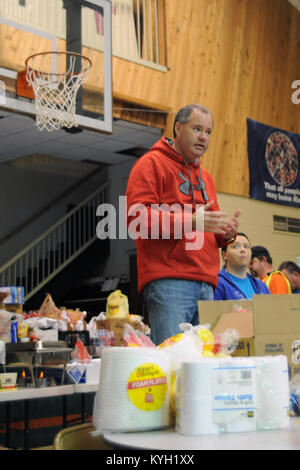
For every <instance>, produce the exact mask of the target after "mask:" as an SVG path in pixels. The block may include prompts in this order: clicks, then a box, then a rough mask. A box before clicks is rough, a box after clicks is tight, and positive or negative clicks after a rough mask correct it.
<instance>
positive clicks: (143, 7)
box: [119, 0, 166, 66]
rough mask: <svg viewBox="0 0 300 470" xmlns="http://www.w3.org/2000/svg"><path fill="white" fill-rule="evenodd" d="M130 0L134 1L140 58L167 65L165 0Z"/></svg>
mask: <svg viewBox="0 0 300 470" xmlns="http://www.w3.org/2000/svg"><path fill="white" fill-rule="evenodd" d="M119 1H120V0H119ZM122 1H123V0H122ZM125 1H128V0H125ZM130 1H131V2H132V3H133V16H134V24H135V34H136V38H137V49H138V55H139V58H140V59H142V60H144V61H146V62H151V63H154V64H157V65H162V66H165V65H166V44H165V0H130Z"/></svg>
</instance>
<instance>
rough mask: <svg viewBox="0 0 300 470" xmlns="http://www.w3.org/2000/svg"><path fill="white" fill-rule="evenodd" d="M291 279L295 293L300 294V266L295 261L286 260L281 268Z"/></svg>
mask: <svg viewBox="0 0 300 470" xmlns="http://www.w3.org/2000/svg"><path fill="white" fill-rule="evenodd" d="M278 269H280V270H281V271H282V272H283V274H284V275H285V276H286V277H287V278H288V280H289V281H290V285H291V288H292V293H293V294H300V267H299V266H298V265H297V264H296V263H294V261H284V262H283V263H281V265H280V266H279V268H278Z"/></svg>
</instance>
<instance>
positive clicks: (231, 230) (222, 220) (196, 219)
mask: <svg viewBox="0 0 300 470" xmlns="http://www.w3.org/2000/svg"><path fill="white" fill-rule="evenodd" d="M213 203H214V201H210V202H209V203H208V204H206V205H205V206H204V209H203V207H201V208H200V209H198V210H197V211H196V212H194V214H193V216H192V227H193V230H197V227H201V226H202V227H203V231H204V232H212V233H216V234H219V235H222V236H223V237H224V239H225V240H230V238H233V237H234V236H235V234H236V232H237V229H238V225H239V216H240V215H241V213H242V211H241V210H240V209H238V210H237V211H236V212H235V213H234V215H233V217H232V218H231V219H230V220H228V214H227V213H226V212H222V211H210V210H209V208H210V207H211V206H212V204H213Z"/></svg>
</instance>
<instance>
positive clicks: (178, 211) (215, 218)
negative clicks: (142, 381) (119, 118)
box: [126, 104, 241, 344]
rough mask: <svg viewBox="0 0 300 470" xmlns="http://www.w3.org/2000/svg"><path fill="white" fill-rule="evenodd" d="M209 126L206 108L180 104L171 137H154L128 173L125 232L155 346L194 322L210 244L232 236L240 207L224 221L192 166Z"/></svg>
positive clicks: (214, 280)
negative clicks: (133, 253) (132, 249)
mask: <svg viewBox="0 0 300 470" xmlns="http://www.w3.org/2000/svg"><path fill="white" fill-rule="evenodd" d="M213 127H214V123H213V116H212V113H211V111H210V110H209V109H207V108H205V107H203V106H201V105H196V104H195V105H188V106H185V107H184V108H182V109H181V110H180V111H179V112H178V113H177V115H176V117H175V121H174V126H173V135H174V140H173V141H171V140H170V139H167V138H166V137H162V138H161V139H160V140H159V141H158V142H156V143H155V144H154V145H153V147H152V148H151V149H150V151H149V152H148V153H146V154H145V155H143V156H142V157H141V158H140V159H139V160H138V161H137V162H136V164H135V165H134V167H133V168H132V170H131V173H130V176H129V180H128V185H127V191H126V196H127V208H128V216H127V225H128V232H129V234H130V235H131V236H132V238H134V239H135V240H136V246H137V268H138V290H139V291H143V294H144V298H145V302H146V306H147V311H148V315H149V324H150V328H151V337H152V340H153V342H154V343H155V344H160V343H161V342H163V341H164V340H165V339H166V338H168V337H171V336H173V335H175V334H177V333H179V332H180V331H181V330H180V328H179V324H180V323H182V322H188V323H191V324H193V325H196V324H198V323H199V314H198V307H197V301H198V300H213V290H214V288H216V286H217V284H218V272H219V269H220V257H219V250H218V249H219V247H222V246H224V245H225V244H228V243H230V242H232V241H234V239H235V236H236V231H237V228H238V218H239V215H240V213H241V211H240V210H238V211H237V212H236V213H235V214H234V216H233V217H232V219H231V220H228V217H227V214H226V213H225V212H221V211H220V209H219V206H218V203H217V194H216V188H215V184H214V182H213V179H212V177H211V175H210V174H209V173H208V171H207V170H205V169H204V168H203V167H202V166H201V163H200V157H201V156H202V155H203V154H204V153H205V152H206V150H207V148H208V146H209V141H210V136H211V133H212V131H213ZM200 321H201V314H200Z"/></svg>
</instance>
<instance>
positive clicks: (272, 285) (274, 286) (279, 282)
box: [262, 271, 292, 294]
mask: <svg viewBox="0 0 300 470" xmlns="http://www.w3.org/2000/svg"><path fill="white" fill-rule="evenodd" d="M278 274H279V275H280V278H279V277H278ZM262 281H263V282H264V283H265V284H266V285H267V287H268V288H269V291H270V292H271V294H291V293H292V289H291V285H290V282H289V280H288V279H287V278H286V276H285V275H284V274H283V272H282V271H272V272H271V273H269V274H267V275H266V276H265V277H264V278H263V279H262Z"/></svg>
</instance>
